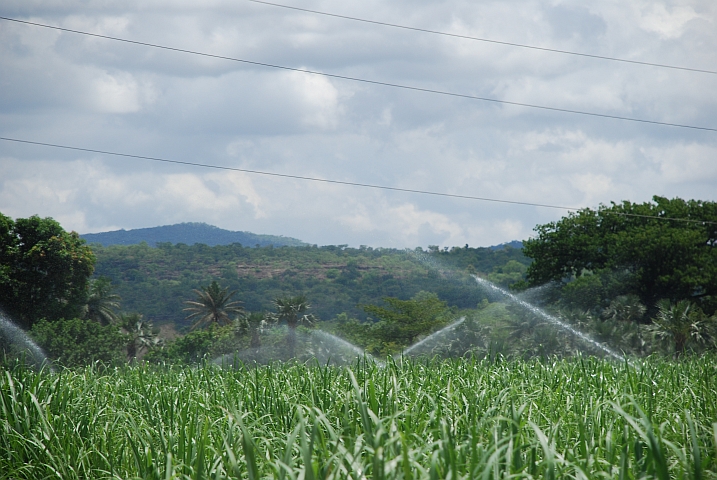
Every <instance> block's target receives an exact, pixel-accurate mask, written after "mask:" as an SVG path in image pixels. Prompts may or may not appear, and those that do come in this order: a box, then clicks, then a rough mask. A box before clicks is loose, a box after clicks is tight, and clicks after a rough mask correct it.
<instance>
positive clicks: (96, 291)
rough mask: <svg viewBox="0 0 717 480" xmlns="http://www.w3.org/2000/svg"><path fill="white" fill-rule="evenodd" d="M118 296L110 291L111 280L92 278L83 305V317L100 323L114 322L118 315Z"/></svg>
mask: <svg viewBox="0 0 717 480" xmlns="http://www.w3.org/2000/svg"><path fill="white" fill-rule="evenodd" d="M119 301H120V296H119V295H117V294H114V293H112V282H111V281H110V279H109V278H107V277H100V278H98V279H96V280H92V281H91V282H90V286H89V292H88V295H87V304H86V305H85V307H84V312H83V317H84V318H85V319H89V320H94V321H96V322H99V323H100V324H102V325H109V324H111V323H116V322H117V320H119V315H118V314H117V312H116V310H118V309H119V308H120V304H119Z"/></svg>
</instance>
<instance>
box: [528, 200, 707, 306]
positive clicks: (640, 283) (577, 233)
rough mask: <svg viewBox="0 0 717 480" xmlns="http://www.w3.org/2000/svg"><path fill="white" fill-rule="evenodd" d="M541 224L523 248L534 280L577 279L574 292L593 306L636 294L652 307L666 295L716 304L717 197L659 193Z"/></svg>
mask: <svg viewBox="0 0 717 480" xmlns="http://www.w3.org/2000/svg"><path fill="white" fill-rule="evenodd" d="M535 230H536V232H537V236H536V237H535V238H533V239H530V240H527V241H525V242H524V249H523V250H524V253H525V254H526V255H527V256H528V257H530V258H532V259H533V262H532V264H531V265H530V267H529V268H528V272H527V278H528V280H529V282H530V284H531V285H533V286H536V285H543V284H545V283H546V282H551V281H553V282H563V283H568V282H570V281H574V283H573V284H572V285H571V286H570V287H569V290H572V297H574V299H575V301H577V302H580V303H582V304H583V305H581V306H583V307H585V306H587V305H585V303H589V304H590V307H589V308H600V307H606V306H607V304H608V303H609V302H610V300H611V299H613V298H615V297H617V296H619V295H627V294H634V295H637V296H638V297H639V298H640V301H641V302H642V304H643V305H645V306H646V307H647V309H648V311H650V312H652V313H654V312H655V311H656V310H657V303H658V301H659V300H660V299H666V300H670V301H672V302H678V301H680V300H689V301H692V302H696V303H698V304H699V306H700V307H701V308H702V310H703V311H704V312H705V313H706V314H708V315H711V314H712V313H714V312H715V311H716V310H717V202H702V201H698V200H689V201H685V200H682V199H679V198H676V199H672V200H669V199H667V198H662V197H654V201H653V202H647V203H642V204H633V203H630V202H622V203H620V204H613V205H611V206H609V207H608V206H601V207H600V208H598V209H597V210H591V209H584V210H580V211H579V212H577V213H574V214H573V213H571V214H570V215H568V216H567V217H564V218H562V219H561V220H559V221H557V222H552V223H548V224H546V225H539V226H537V227H536V229H535ZM580 297H583V298H582V299H581V298H580ZM585 300H587V302H586V301H585ZM573 303H575V302H573Z"/></svg>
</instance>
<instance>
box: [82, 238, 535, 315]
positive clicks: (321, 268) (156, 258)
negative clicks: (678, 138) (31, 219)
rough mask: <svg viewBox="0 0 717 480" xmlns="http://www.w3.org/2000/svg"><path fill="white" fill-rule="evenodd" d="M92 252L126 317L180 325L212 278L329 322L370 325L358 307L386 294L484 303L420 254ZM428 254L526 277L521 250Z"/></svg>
mask: <svg viewBox="0 0 717 480" xmlns="http://www.w3.org/2000/svg"><path fill="white" fill-rule="evenodd" d="M93 251H94V253H95V254H96V256H97V264H96V269H95V276H98V277H99V276H104V277H108V278H109V279H111V280H112V283H113V286H114V291H115V292H116V293H118V294H119V295H120V296H121V298H122V309H123V310H124V311H135V312H139V313H142V314H143V315H144V316H145V318H148V319H150V320H152V321H154V322H155V323H158V324H161V323H168V322H173V323H175V324H176V325H177V326H178V327H180V326H185V325H186V322H185V317H186V312H183V311H182V309H183V308H184V307H185V305H184V304H183V302H184V301H185V300H190V299H192V298H193V297H194V296H195V293H194V292H193V290H194V289H197V288H200V287H202V286H205V285H208V284H209V283H210V282H211V281H212V280H217V281H218V282H219V283H220V284H221V285H222V286H225V287H229V288H230V289H231V290H237V292H238V293H237V296H236V298H237V299H239V300H241V301H243V302H244V307H245V308H246V309H247V310H249V311H253V312H256V311H267V310H271V309H272V301H273V300H274V299H276V298H277V297H280V296H284V295H296V294H305V295H306V296H307V298H308V300H309V302H310V303H311V305H312V311H313V313H314V314H315V315H317V317H319V318H320V319H322V320H330V319H332V318H334V317H335V316H336V315H338V314H339V313H344V312H345V313H347V314H348V315H349V316H351V317H353V318H358V319H363V318H365V317H366V313H365V312H364V311H363V309H361V308H360V307H359V305H366V304H378V303H381V300H382V298H383V297H386V296H390V297H397V298H401V299H408V298H411V297H413V296H414V295H415V294H416V293H418V292H420V291H421V290H425V291H429V292H434V293H436V294H437V295H438V296H439V298H440V299H441V300H444V301H445V302H446V303H447V304H448V305H449V306H455V307H459V308H473V307H475V306H476V305H477V304H478V303H479V302H480V301H481V300H482V299H483V298H484V294H483V293H482V292H481V291H480V290H478V289H477V288H475V284H474V283H473V282H470V281H468V280H467V278H468V277H466V279H465V280H464V281H459V280H456V279H455V278H454V279H453V280H450V281H449V280H446V279H444V278H442V277H441V276H440V274H438V273H436V271H434V270H431V269H429V268H427V267H426V266H425V265H424V264H422V263H421V262H420V261H419V260H418V258H417V257H416V256H415V255H410V254H407V253H406V252H404V251H400V250H394V249H373V248H358V249H356V248H346V247H343V246H325V247H316V246H305V247H281V248H273V247H271V246H270V247H262V248H249V247H243V246H241V245H239V244H234V245H227V246H214V247H209V246H207V245H201V244H197V245H192V246H189V245H183V244H179V245H171V244H168V243H164V244H159V245H158V247H157V248H153V247H150V246H148V245H146V244H143V245H129V246H111V247H102V246H99V245H93ZM424 254H426V255H430V256H431V257H433V258H437V259H439V261H441V262H442V263H444V264H446V265H450V266H455V267H456V268H458V269H460V270H464V271H466V270H467V271H470V272H473V271H477V272H483V273H486V274H491V276H492V277H493V279H494V280H496V281H498V282H501V283H504V284H505V283H510V282H511V281H515V280H518V279H520V278H521V275H522V273H521V272H524V271H525V268H526V267H525V265H527V264H528V263H529V260H528V259H527V258H526V257H524V256H523V254H522V252H521V251H520V250H518V249H514V248H511V247H509V246H507V247H505V248H504V249H499V250H494V249H490V248H470V247H468V246H466V247H464V248H461V247H454V248H453V249H450V250H442V251H439V250H437V249H435V248H434V249H431V250H430V251H429V252H424ZM506 266H507V268H506ZM504 269H505V270H507V271H509V272H504Z"/></svg>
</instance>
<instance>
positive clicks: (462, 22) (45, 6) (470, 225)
mask: <svg viewBox="0 0 717 480" xmlns="http://www.w3.org/2000/svg"><path fill="white" fill-rule="evenodd" d="M275 1H276V2H277V3H283V4H284V5H290V6H294V7H300V8H305V9H313V10H320V11H324V12H331V13H335V14H339V15H346V16H353V17H360V18H365V19H371V20H376V21H381V22H389V23H396V24H401V25H406V26H412V27H417V28H423V29H431V30H438V31H443V32H449V33H454V34H459V35H467V36H474V37H481V38H487V39H493V40H499V41H504V42H512V43H521V44H529V45H535V46H540V47H546V48H552V49H559V50H568V51H575V52H582V53H587V54H592V55H600V56H608V57H619V58H623V59H630V60H636V61H641V62H650V63H660V64H669V65H675V66H681V67H689V68H695V69H703V70H712V71H717V2H714V0H694V1H682V0H668V1H659V0H631V1H629V2H626V1H624V0H597V1H595V2H584V1H571V0H568V1H560V0H557V1H547V0H509V1H506V0H483V1H480V2H476V1H470V0H444V1H436V0H434V1H424V0H412V1H405V0H392V1H388V0H361V1H358V0H347V1H342V2H336V1H328V0H275ZM0 15H2V16H4V17H11V18H15V19H21V20H27V21H32V22H37V23H43V24H48V25H55V26H60V27H64V28H68V29H75V30H81V31H86V32H92V33H97V34H101V35H107V36H115V37H121V38H125V39H130V40H135V41H140V42H148V43H153V44H160V45H165V46H169V47H175V48H180V49H187V50H194V51H200V52H206V53H211V54H215V55H221V56H228V57H235V58H240V59H246V60H250V61H255V62H263V63H270V64H275V65H282V66H287V67H292V68H300V69H309V70H314V71H320V72H325V73H332V74H337V75H344V76H351V77H357V78H364V79H370V80H377V81H382V82H389V83H396V84H401V85H408V86H415V87H420V88H425V89H434V90H441V91H447V92H456V93H461V94H467V95H473V96H480V97H488V98H494V99H497V100H503V101H509V102H520V103H529V104H537V105H544V106H550V107H556V108H564V109H570V110H580V111H586V112H595V113H600V114H607V115H615V116H626V117H633V118H640V119H646V120H653V121H658V122H667V123H678V124H685V125H692V126H702V127H708V128H717V75H715V74H709V73H699V72H690V71H685V70H677V69H667V68H659V67H652V66H644V65H635V64H629V63H619V62H614V61H605V60H597V59H591V58H587V57H579V56H574V55H564V54H557V53H550V52H545V51H538V50H531V49H525V48H517V47H511V46H505V45H498V44H494V43H486V42H480V41H473V40H467V39H459V38H452V37H447V36H439V35H433V34H428V33H420V32H416V31H409V30H405V29H397V28H390V27H386V26H379V25H371V24H367V23H360V22H355V21H350V20H346V19H339V18H334V17H327V16H321V15H316V14H312V13H307V12H300V11H296V10H289V9H286V8H279V7H276V6H269V5H262V4H258V3H254V2H251V1H248V0H225V1H222V0H213V1H203V2H197V1H186V0H136V1H131V0H121V1H119V0H118V1H111V0H106V1H95V0H4V1H3V2H2V4H0ZM0 136H3V137H8V138H15V139H21V140H29V141H36V142H45V143H55V144H62V145H68V146H74V147H81V148H87V149H97V150H105V151H112V152H120V153H126V154H132V155H140V156H152V157H161V158H165V159H171V160H178V161H185V162H196V163H204V164H211V165H217V166H225V167H232V168H239V169H251V170H260V171H266V172H275V173H281V174H288V175H299V176H308V177H317V178H323V179H334V180H340V181H346V182H357V183H370V184H378V185H385V186H390V187H396V188H405V189H416V190H430V191H435V192H444V193H449V194H455V195H467V196H478V197H485V198H493V199H498V200H508V201H516V202H527V203H540V204H550V205H557V206H565V207H596V206H598V205H599V204H600V203H609V202H610V201H620V200H631V201H635V202H643V201H648V200H650V198H651V197H652V196H653V195H662V196H667V197H682V198H694V199H701V200H713V201H715V200H717V132H714V131H704V130H696V129H688V128H678V127H667V126H658V125H651V124H645V123H636V122H629V121H622V120H610V119H605V118H597V117H589V116H584V115H575V114H566V113H558V112H551V111H545V110H537V109H530V108H525V107H518V106H510V105H505V104H498V103H490V102H484V101H478V100H470V99H465V98H452V97H446V96H441V95H436V94H431V93H422V92H416V91H408V90H402V89H397V88H391V87H385V86H377V85H371V84H366V83H359V82H353V81H348V80H341V79H336V78H327V77H322V76H317V75H310V74H305V73H299V72H292V71H287V70H278V69H272V68H267V67H261V66H257V65H250V64H246V63H239V62H234V61H227V60H221V59H216V58H208V57H202V56H197V55H190V54H186V53H179V52H172V51H167V50H160V49H156V48H150V47H146V46H139V45H132V44H127V43H121V42H117V41H112V40H106V39H101V38H93V37H89V36H83V35H78V34H74V33H68V32H60V31H57V30H50V29H47V28H41V27H37V26H29V25H24V24H19V23H14V22H9V21H5V20H0ZM0 212H2V213H4V214H5V215H9V216H11V217H14V218H16V217H27V216H30V215H33V214H38V215H40V216H43V217H46V216H51V217H54V218H55V219H57V220H58V221H60V223H61V224H62V225H63V226H64V227H65V228H66V229H68V230H75V231H78V232H80V233H91V232H100V231H107V230H116V229H119V228H125V229H131V228H141V227H151V226H157V225H169V224H174V223H180V222H207V223H210V224H213V225H216V226H219V227H222V228H226V229H230V230H245V231H252V232H255V233H268V234H276V235H287V236H292V237H296V238H300V239H302V240H304V241H307V242H310V243H316V244H319V245H325V244H349V245H352V246H358V245H370V246H384V247H415V246H423V247H426V246H428V245H432V244H435V245H441V246H452V245H464V244H469V245H471V246H486V245H494V244H498V243H502V242H507V241H510V240H515V239H524V238H527V237H528V236H529V235H531V232H532V229H533V227H534V226H535V225H536V224H539V223H546V222H549V221H553V220H556V219H558V218H560V216H562V215H564V214H565V213H566V211H564V210H558V209H550V208H542V207H532V206H521V205H511V204H501V203H493V202H484V201H476V200H465V199H456V198H441V197H436V196H427V195H419V194H412V193H405V192H403V193H402V192H395V191H393V192H392V191H385V190H376V189H366V188H359V187H352V186H341V185H331V184H325V183H324V184H322V183H316V182H309V181H302V180H296V179H286V178H277V177H269V176H261V175H254V174H248V173H242V172H237V171H223V170H216V169H214V170H212V169H206V168H199V167H192V166H186V165H185V166H182V165H171V164H166V163H157V162H151V161H147V160H139V159H129V158H119V157H112V156H107V155H101V154H94V153H87V152H79V151H68V150H60V149H55V148H48V147H41V146H32V145H26V144H18V143H13V142H8V141H0Z"/></svg>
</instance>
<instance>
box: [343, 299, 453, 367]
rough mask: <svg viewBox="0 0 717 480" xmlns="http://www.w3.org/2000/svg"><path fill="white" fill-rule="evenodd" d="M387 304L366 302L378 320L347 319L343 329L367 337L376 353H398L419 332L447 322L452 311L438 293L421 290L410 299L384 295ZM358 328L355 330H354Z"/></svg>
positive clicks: (416, 338)
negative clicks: (356, 321) (351, 320)
mask: <svg viewBox="0 0 717 480" xmlns="http://www.w3.org/2000/svg"><path fill="white" fill-rule="evenodd" d="M383 302H384V304H385V305H386V306H379V305H364V306H363V309H364V311H366V313H368V314H369V315H372V316H374V317H376V318H377V320H378V321H376V322H375V323H372V322H366V323H365V324H363V325H361V324H358V323H348V322H347V323H344V324H343V325H342V326H341V327H340V331H342V332H347V333H348V334H349V336H356V334H357V333H358V335H359V336H362V337H363V338H364V342H365V343H366V345H367V347H368V350H369V351H370V352H371V353H374V354H380V355H385V354H388V353H396V352H398V351H400V350H402V349H403V348H405V347H407V346H409V345H411V344H413V343H415V342H416V340H418V338H419V337H420V336H423V335H427V334H430V333H431V332H433V331H435V330H438V329H439V328H440V327H442V326H444V325H447V323H448V321H449V320H450V319H451V318H452V312H451V310H450V309H449V308H448V306H447V305H446V303H445V302H444V301H442V300H440V299H439V298H438V296H437V295H436V294H435V293H428V292H418V293H417V294H416V295H415V296H414V297H413V298H412V299H410V300H401V299H399V298H395V297H385V298H384V299H383ZM352 329H354V330H358V332H356V333H354V332H352V331H351V330H352Z"/></svg>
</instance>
